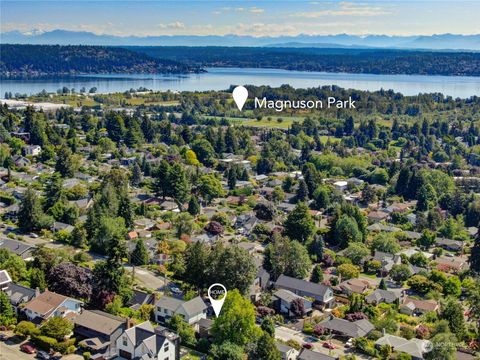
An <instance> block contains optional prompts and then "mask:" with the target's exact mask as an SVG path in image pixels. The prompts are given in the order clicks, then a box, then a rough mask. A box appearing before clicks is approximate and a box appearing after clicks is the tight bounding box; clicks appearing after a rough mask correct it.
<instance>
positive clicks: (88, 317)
mask: <svg viewBox="0 0 480 360" xmlns="http://www.w3.org/2000/svg"><path fill="white" fill-rule="evenodd" d="M73 324H74V330H73V332H74V334H75V335H76V336H77V337H79V338H80V339H83V340H81V341H80V345H81V346H82V347H86V348H88V350H89V351H90V352H91V353H93V354H104V355H106V356H113V355H115V354H114V352H113V348H114V345H115V343H116V341H117V339H118V338H119V337H120V335H121V334H122V333H123V332H124V331H125V329H127V321H126V320H125V319H123V318H121V317H119V316H114V315H112V314H108V313H106V312H103V311H100V310H84V311H82V313H81V314H80V315H78V316H76V317H75V318H74V319H73Z"/></svg>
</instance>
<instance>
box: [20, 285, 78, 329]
mask: <svg viewBox="0 0 480 360" xmlns="http://www.w3.org/2000/svg"><path fill="white" fill-rule="evenodd" d="M82 305H83V303H82V302H81V301H80V300H76V299H72V298H69V297H67V296H63V295H60V294H57V293H54V292H51V291H48V290H45V291H44V292H43V293H41V294H40V295H38V296H37V297H35V298H34V299H32V300H30V301H29V302H27V303H26V304H25V307H24V308H23V311H24V312H25V315H26V316H27V318H28V320H30V321H34V322H41V321H43V320H48V319H49V318H51V317H54V316H60V317H66V316H72V315H78V314H80V312H81V311H82Z"/></svg>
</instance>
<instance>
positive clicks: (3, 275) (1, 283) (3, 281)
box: [0, 270, 12, 290]
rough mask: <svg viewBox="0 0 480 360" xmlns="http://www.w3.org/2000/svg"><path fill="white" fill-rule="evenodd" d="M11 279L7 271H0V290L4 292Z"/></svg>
mask: <svg viewBox="0 0 480 360" xmlns="http://www.w3.org/2000/svg"><path fill="white" fill-rule="evenodd" d="M11 282H12V278H11V277H10V275H9V274H8V272H7V270H0V290H4V289H6V288H7V287H8V285H10V283H11Z"/></svg>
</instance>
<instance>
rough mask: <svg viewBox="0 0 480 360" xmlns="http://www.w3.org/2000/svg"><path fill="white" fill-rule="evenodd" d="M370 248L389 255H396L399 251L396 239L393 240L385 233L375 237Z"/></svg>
mask: <svg viewBox="0 0 480 360" xmlns="http://www.w3.org/2000/svg"><path fill="white" fill-rule="evenodd" d="M372 248H373V249H374V250H377V251H382V252H386V253H389V254H396V253H397V252H399V251H400V245H399V244H398V241H397V239H395V237H394V236H393V235H392V234H389V233H386V232H381V233H380V234H378V235H377V236H375V238H374V239H373V242H372Z"/></svg>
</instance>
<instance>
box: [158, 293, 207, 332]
mask: <svg viewBox="0 0 480 360" xmlns="http://www.w3.org/2000/svg"><path fill="white" fill-rule="evenodd" d="M174 315H180V316H181V317H182V318H183V319H184V320H185V321H186V322H187V323H188V324H190V325H192V324H195V323H197V322H198V321H200V319H206V318H207V305H205V303H204V302H203V300H202V298H201V297H200V296H197V297H196V298H193V299H191V300H188V301H185V300H181V299H176V298H174V297H170V296H162V297H161V298H160V299H159V300H158V301H157V302H156V303H155V319H156V320H157V322H159V323H160V324H164V323H166V322H167V321H168V320H170V318H172V317H173V316H174Z"/></svg>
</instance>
